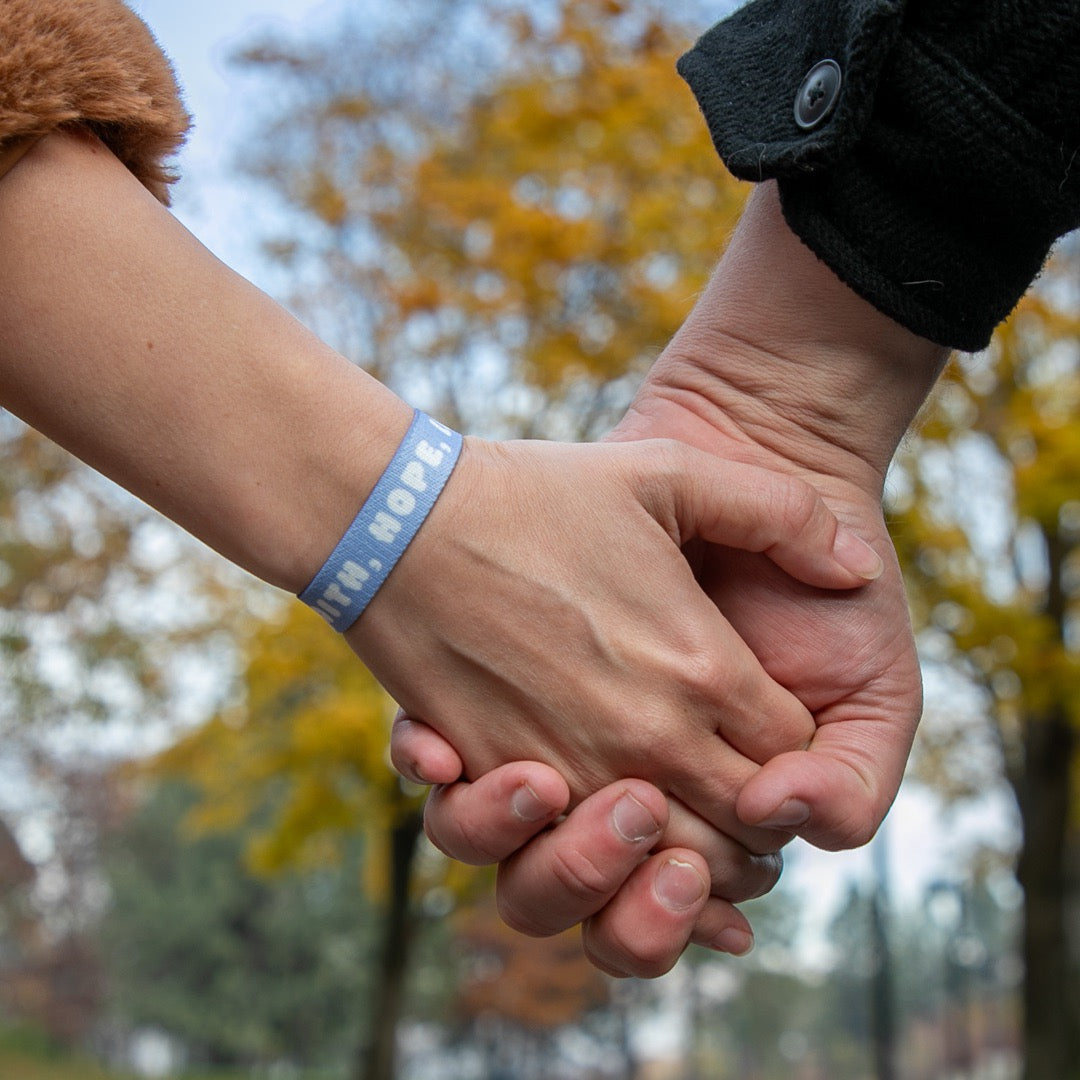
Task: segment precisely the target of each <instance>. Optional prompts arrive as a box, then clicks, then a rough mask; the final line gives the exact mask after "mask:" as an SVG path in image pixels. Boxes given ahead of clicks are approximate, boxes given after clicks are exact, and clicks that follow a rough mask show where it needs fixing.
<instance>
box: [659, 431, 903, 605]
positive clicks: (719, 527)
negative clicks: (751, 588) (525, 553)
mask: <svg viewBox="0 0 1080 1080" xmlns="http://www.w3.org/2000/svg"><path fill="white" fill-rule="evenodd" d="M682 450H683V453H681V454H680V455H679V456H680V457H681V459H682V460H681V462H680V466H679V469H678V472H677V473H676V474H675V475H674V476H672V477H670V479H672V481H673V488H672V493H673V494H674V496H675V499H676V507H675V513H676V516H677V517H678V520H679V526H680V530H681V532H682V541H683V542H685V541H686V540H688V539H690V538H691V537H694V536H696V537H700V538H701V539H703V540H708V541H711V542H712V543H715V544H723V545H725V546H726V547H732V548H739V549H741V550H743V551H755V552H760V553H761V554H763V555H765V556H767V557H768V558H769V559H771V560H772V561H773V562H775V563H776V565H777V566H779V567H780V568H781V569H782V570H784V571H786V572H787V573H788V574H790V575H791V576H792V577H794V578H797V579H798V580H799V581H803V582H805V583H806V584H807V585H814V586H817V587H818V588H825V589H851V588H854V587H856V586H859V585H865V584H866V583H867V582H868V581H875V580H876V579H877V578H879V577H880V576H881V574H882V572H883V571H884V569H885V564H884V562H883V561H882V559H881V557H880V556H879V555H878V554H877V552H876V551H874V549H873V548H872V547H870V545H869V544H867V543H866V542H865V541H863V540H862V539H860V538H859V537H858V536H857V535H856V534H855V533H854V532H852V531H851V529H849V528H847V527H846V526H845V525H844V524H843V523H841V522H840V521H839V520H838V519H837V517H836V515H835V514H834V513H833V512H832V511H831V510H830V509H829V508H828V507H827V506H826V505H825V503H824V501H823V500H822V498H821V496H820V495H819V494H818V493H817V491H815V490H814V488H812V487H811V486H810V485H809V484H807V483H806V482H805V481H803V480H800V479H798V478H797V477H794V476H788V475H785V474H783V473H778V472H772V471H771V470H769V469H763V468H760V467H758V466H756V465H746V464H743V463H741V462H734V461H725V460H723V459H720V458H716V457H713V456H712V455H711V454H706V453H704V452H702V451H699V450H692V449H690V448H688V447H684V448H682Z"/></svg>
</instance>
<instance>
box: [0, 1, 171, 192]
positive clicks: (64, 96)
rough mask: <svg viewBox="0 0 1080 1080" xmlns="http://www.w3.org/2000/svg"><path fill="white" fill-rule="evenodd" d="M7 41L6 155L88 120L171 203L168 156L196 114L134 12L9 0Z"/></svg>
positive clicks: (5, 5)
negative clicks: (15, 147) (10, 149)
mask: <svg viewBox="0 0 1080 1080" xmlns="http://www.w3.org/2000/svg"><path fill="white" fill-rule="evenodd" d="M0 43H2V47H0V151H2V150H3V149H4V148H5V147H6V146H11V145H14V144H16V143H18V142H20V141H21V140H25V139H31V138H34V137H36V136H42V135H46V134H48V133H49V132H50V131H53V130H55V129H56V128H59V127H62V126H81V127H83V128H85V129H86V130H88V131H90V132H92V133H93V134H94V135H96V136H97V137H98V138H99V139H101V141H102V142H104V143H105V145H106V146H108V147H109V149H110V150H111V151H112V152H113V153H114V154H115V155H116V156H117V157H118V158H119V159H120V160H121V161H122V162H123V163H124V164H125V165H126V166H127V167H128V168H129V169H130V170H131V171H132V172H133V173H134V174H135V176H137V177H138V178H139V180H140V181H142V183H143V184H145V185H146V187H147V188H148V189H149V190H150V191H151V192H152V193H153V194H154V195H155V196H156V197H157V198H158V199H160V200H161V201H162V202H163V203H168V201H169V196H168V186H169V184H170V183H172V182H173V180H175V179H176V177H175V175H174V174H173V173H172V172H170V170H169V169H168V167H167V166H166V164H165V162H166V159H167V158H169V157H170V156H171V155H172V154H174V153H175V152H176V150H177V149H178V148H179V146H180V144H181V143H182V142H183V140H184V136H185V134H186V133H187V130H188V128H189V127H190V124H191V120H190V117H189V116H188V113H187V110H186V109H185V108H184V105H183V102H182V101H181V99H180V91H179V88H178V87H177V84H176V78H175V76H174V75H173V71H172V68H171V66H170V65H169V61H168V60H167V59H166V58H165V56H164V54H163V53H162V52H161V49H160V48H159V47H158V45H157V42H156V41H155V40H154V38H153V36H152V35H151V33H150V31H149V30H148V29H147V27H146V25H145V24H144V23H143V22H142V20H141V19H139V17H138V16H137V15H135V13H134V12H132V11H131V10H130V9H129V8H128V7H127V6H126V5H125V4H123V3H121V0H3V2H2V3H0Z"/></svg>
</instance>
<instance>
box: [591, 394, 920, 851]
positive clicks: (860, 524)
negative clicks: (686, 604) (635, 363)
mask: <svg viewBox="0 0 1080 1080" xmlns="http://www.w3.org/2000/svg"><path fill="white" fill-rule="evenodd" d="M707 415H708V408H707V403H705V402H702V401H700V400H699V401H696V402H695V403H694V405H693V406H690V405H688V404H687V403H685V402H680V401H677V400H674V399H672V398H670V397H666V396H665V395H664V394H663V393H654V388H653V385H647V386H646V387H645V388H644V389H643V391H642V394H641V396H640V397H639V399H638V401H637V403H636V405H635V408H634V410H633V411H632V412H631V414H630V415H629V416H628V417H627V418H626V419H624V421H623V422H622V423H621V424H620V425H619V427H618V428H617V429H616V431H615V432H614V433H613V434H612V438H616V439H622V438H637V437H642V438H645V437H650V436H656V435H659V434H660V433H661V432H663V433H664V434H665V435H666V437H675V438H679V439H681V440H683V441H685V442H686V443H688V444H690V445H694V446H697V447H699V448H702V449H708V450H709V451H710V452H712V453H714V454H716V455H717V456H721V457H727V458H732V457H734V458H736V459H739V460H748V459H752V460H755V461H757V462H759V463H762V464H764V463H765V462H766V461H768V462H769V464H770V465H771V466H772V467H774V468H786V469H789V470H791V471H793V472H797V473H798V474H799V475H800V476H802V478H803V479H805V480H807V481H808V482H810V483H811V484H813V485H814V486H816V487H817V489H818V490H819V491H820V492H821V495H822V498H823V499H824V500H825V502H826V503H827V504H828V505H829V506H830V508H831V509H832V510H833V511H834V512H835V513H836V514H837V516H838V517H839V518H840V520H842V521H844V522H845V523H846V524H847V525H848V526H849V527H851V528H853V529H857V530H858V531H859V533H860V535H861V536H862V537H863V538H864V539H865V540H867V542H869V543H871V544H872V545H873V546H874V548H875V550H877V552H878V553H879V555H881V557H882V559H883V560H884V561H885V564H886V570H885V573H884V574H883V575H882V576H881V577H880V578H879V579H878V580H877V581H874V582H872V583H870V584H868V585H866V586H865V587H864V588H862V589H859V590H855V591H848V592H835V591H834V592H824V591H821V590H817V589H814V588H811V587H807V586H805V585H803V584H801V583H799V582H797V581H795V580H794V579H792V578H791V577H790V576H788V575H786V574H783V573H777V572H775V569H774V567H772V566H771V565H769V564H768V563H767V561H766V560H763V559H761V558H760V556H756V555H754V554H751V553H747V552H741V551H732V550H731V549H729V548H725V547H721V546H718V545H713V544H709V545H705V546H704V547H703V548H702V549H701V550H700V552H699V578H700V581H701V584H702V587H703V588H704V589H705V591H706V593H707V594H708V595H709V596H710V597H711V598H712V600H713V601H714V602H715V604H716V605H717V607H718V608H719V609H720V610H722V611H723V612H724V613H725V615H726V616H727V618H728V620H729V622H730V623H731V625H732V626H733V627H734V628H735V629H736V630H738V632H739V633H740V634H741V635H742V637H743V640H744V641H745V642H746V644H747V645H749V646H750V648H751V649H752V650H753V651H754V653H755V655H756V656H757V658H758V660H759V661H760V663H761V664H762V666H763V668H764V669H765V671H767V672H768V673H769V675H771V676H772V677H773V678H774V679H775V680H776V681H777V682H778V683H780V684H781V685H782V686H784V687H786V688H787V689H788V690H790V691H791V692H792V693H793V694H794V695H795V696H796V697H797V698H798V699H799V700H800V701H801V702H802V703H803V704H804V705H805V706H806V707H807V708H808V709H809V710H810V712H811V713H812V714H813V716H814V719H815V723H816V725H817V730H816V733H815V735H814V737H813V740H812V741H811V743H810V745H809V746H808V747H807V748H806V749H805V750H803V749H800V750H796V751H789V752H786V753H781V754H779V755H777V756H776V757H774V758H772V759H771V760H769V761H768V762H766V763H765V764H764V766H763V768H762V769H760V770H759V771H757V772H756V773H754V774H752V775H750V776H749V777H748V779H747V783H746V785H745V786H744V788H743V790H742V791H741V793H740V795H739V798H738V804H737V808H738V815H739V818H740V819H741V820H742V821H743V822H744V823H746V824H751V825H765V826H767V827H771V828H778V829H789V830H794V831H796V832H797V833H798V834H799V835H801V836H802V837H803V838H805V839H807V840H809V841H810V842H812V843H814V844H817V845H818V846H820V847H824V848H847V847H855V846H858V845H860V844H863V843H865V842H866V841H868V840H869V839H870V838H871V837H872V836H873V834H874V831H875V830H876V829H877V826H878V825H879V824H880V823H881V821H882V819H883V818H884V816H885V814H886V812H887V811H888V808H889V806H890V805H891V803H892V799H893V797H894V796H895V794H896V790H897V788H898V786H899V784H900V780H901V777H902V775H903V770H904V764H905V762H906V760H907V755H908V751H909V749H910V746H911V740H912V737H913V736H914V732H915V726H916V724H917V722H918V719H919V715H920V712H921V681H920V675H919V667H918V660H917V657H916V654H915V648H914V642H913V639H912V636H911V630H910V621H909V617H908V610H907V603H906V600H905V597H904V591H903V583H902V579H901V576H900V571H899V567H898V566H897V563H896V558H895V554H894V552H893V547H892V544H891V541H890V540H889V537H888V533H887V531H886V528H885V523H884V520H883V517H882V514H881V510H880V504H879V502H878V500H877V499H875V498H874V497H873V496H872V495H871V494H870V493H869V492H867V491H866V490H864V489H863V488H861V487H859V486H858V485H857V484H855V483H851V482H847V481H844V480H841V479H840V478H838V477H835V476H830V475H823V474H818V475H814V474H812V473H810V472H809V471H807V470H806V469H804V468H799V467H797V466H795V465H794V464H792V463H791V462H786V461H783V460H782V459H780V458H779V457H778V456H777V455H775V454H772V453H771V452H769V451H767V450H765V449H763V448H760V447H753V446H752V445H750V444H749V443H746V442H741V441H737V440H733V439H732V438H730V437H729V436H728V435H727V434H726V433H725V428H726V426H727V425H726V424H725V423H724V422H722V420H721V419H720V418H719V417H716V418H715V421H714V422H710V420H708V419H706V418H705V417H706V416H707Z"/></svg>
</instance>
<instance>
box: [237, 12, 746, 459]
mask: <svg viewBox="0 0 1080 1080" xmlns="http://www.w3.org/2000/svg"><path fill="white" fill-rule="evenodd" d="M399 7H400V8H401V10H402V12H404V14H403V15H402V16H401V20H402V21H403V23H404V25H405V27H406V30H405V32H403V33H401V32H399V34H398V36H393V35H392V34H390V33H389V31H388V32H387V33H386V34H383V35H380V34H378V33H377V32H375V31H373V30H372V29H371V28H370V27H365V31H366V36H365V34H362V33H359V32H357V31H352V32H350V31H349V30H347V29H346V30H344V31H343V32H342V33H341V34H340V35H338V36H337V37H336V38H335V39H334V40H333V41H328V42H324V43H319V44H312V43H310V42H308V43H304V44H302V45H298V44H286V43H282V42H280V41H272V42H266V43H264V44H262V45H261V46H259V47H256V48H253V49H250V50H248V51H247V52H246V53H245V54H244V55H243V57H242V58H241V59H242V61H243V62H244V63H245V65H246V66H247V68H248V69H249V70H253V71H255V72H257V73H259V74H261V75H265V76H273V77H275V78H276V79H278V80H279V83H278V84H277V85H279V86H280V87H282V88H283V89H282V90H281V91H280V93H281V94H282V95H283V96H284V100H280V99H275V102H274V115H273V116H272V118H271V119H269V120H268V122H267V126H266V129H265V131H264V132H263V133H262V135H261V138H260V142H259V146H258V147H255V148H253V149H252V151H251V153H250V155H249V156H248V157H247V158H246V160H245V163H244V166H245V168H247V169H248V170H249V171H251V172H253V173H254V174H255V175H256V176H258V177H259V178H260V179H261V180H263V181H265V182H266V183H267V184H268V185H270V188H271V189H272V190H273V191H274V192H275V193H276V194H277V195H278V196H280V198H281V199H282V202H283V205H284V207H285V209H286V210H287V211H288V215H287V217H286V218H285V220H286V222H287V230H288V231H287V232H285V233H283V234H282V235H280V236H278V237H277V238H275V239H274V240H272V241H270V243H269V245H268V246H269V250H270V251H271V252H272V253H273V254H275V255H276V256H277V257H278V258H279V259H280V260H281V262H282V264H283V265H284V266H285V267H286V268H288V269H289V270H290V271H291V272H293V273H294V274H295V275H296V278H297V280H300V281H302V282H303V283H304V284H303V288H302V290H298V291H297V294H296V295H295V297H294V300H295V302H296V304H297V306H298V307H299V308H300V310H302V311H303V312H304V313H305V314H306V315H307V317H308V318H309V319H310V320H311V321H312V323H313V324H314V325H316V326H317V327H318V328H319V330H320V331H321V332H323V333H324V334H326V335H327V336H328V337H329V338H330V340H332V341H334V342H336V343H337V344H338V345H339V346H340V347H342V348H343V349H344V350H345V351H346V352H347V353H349V354H350V355H352V356H353V357H354V358H355V359H356V360H357V361H358V362H359V363H361V364H363V365H364V366H366V367H368V368H369V369H371V370H372V371H373V372H374V373H375V374H377V375H378V376H379V377H380V378H382V379H384V380H386V381H389V382H390V383H391V384H392V385H395V386H396V387H397V388H398V389H400V390H403V391H404V392H405V393H406V394H407V395H408V396H410V397H412V398H413V399H414V400H416V399H419V401H418V403H420V404H423V405H424V406H425V407H426V408H429V409H430V410H433V411H436V412H438V413H439V414H440V415H441V416H442V418H443V419H445V420H447V421H448V422H451V423H453V424H459V425H460V424H463V425H465V426H466V427H467V428H468V429H469V430H471V431H489V432H493V433H498V434H501V435H544V436H558V437H563V438H582V437H588V436H592V435H594V434H596V433H597V431H599V430H601V429H602V428H603V427H604V426H605V425H607V424H609V423H610V422H611V421H612V420H613V419H614V418H615V417H616V416H617V415H618V413H619V412H620V411H621V410H622V408H623V407H624V406H625V404H626V402H627V400H628V398H629V396H630V393H631V390H632V387H633V382H632V380H628V379H625V378H623V377H624V376H627V375H628V374H630V375H635V374H639V373H640V372H641V371H642V370H643V369H644V367H645V366H646V365H647V364H648V362H649V361H650V360H651V359H652V358H653V357H654V356H655V354H656V353H657V352H658V351H659V349H660V348H662V347H663V345H664V344H665V343H666V341H667V340H668V338H669V337H670V336H671V334H672V333H673V332H674V330H675V329H676V328H677V326H678V325H679V323H680V321H681V320H682V318H683V317H684V316H685V315H686V313H687V311H688V309H689V306H690V304H691V302H692V300H693V297H694V295H695V294H696V292H697V291H698V290H699V289H700V287H701V286H702V284H703V283H704V281H705V278H706V276H707V275H708V273H709V272H710V270H711V269H712V266H713V264H714V263H715V260H716V259H717V257H718V254H719V252H720V249H721V247H722V245H723V243H724V241H725V240H726V238H727V236H728V235H729V233H730V231H731V229H732V228H733V226H734V223H735V221H736V220H737V218H738V214H739V211H740V208H741V205H742V202H743V198H744V185H739V184H737V183H736V182H735V181H733V180H732V179H730V178H729V177H728V176H727V175H726V174H725V173H724V172H723V170H722V169H720V168H719V167H718V166H717V163H716V157H715V153H714V151H713V150H712V147H711V145H710V143H709V139H708V134H707V132H706V130H705V126H704V125H703V124H702V123H701V122H700V120H699V118H698V116H697V110H696V106H695V105H694V103H693V99H692V98H691V96H690V94H689V91H688V90H687V89H686V88H685V86H684V85H683V84H682V82H681V80H680V79H679V78H678V76H677V75H676V73H675V70H674V61H675V58H676V56H677V55H678V53H679V51H680V49H681V47H682V45H683V44H684V43H685V40H686V36H685V35H686V31H685V30H682V29H680V28H679V27H678V26H677V25H676V24H675V23H674V17H673V16H672V15H671V13H670V10H665V9H664V7H663V6H661V5H657V4H652V3H648V2H645V0H638V2H636V3H617V2H614V0H584V2H582V0H577V2H573V3H571V2H569V0H561V2H554V3H550V4H543V5H531V6H530V5H515V4H505V3H499V2H495V0H472V2H471V3H468V4H465V3H458V4H454V5H443V4H436V3H433V2H432V0H411V2H406V3H403V4H402V5H399ZM683 14H684V16H685V17H689V15H690V12H689V11H687V12H684V13H683ZM392 25H393V26H394V27H398V26H399V23H398V22H394V23H393V24H392ZM699 25H700V24H699ZM424 27H427V28H428V29H427V31H425V30H424V29H423V28H424ZM477 27H482V28H483V30H482V33H481V37H480V39H479V40H476V39H474V38H472V37H470V34H471V33H475V32H476V28H477ZM432 28H435V30H436V31H437V36H438V40H437V41H433V40H432V39H431V36H430V35H431V33H432Z"/></svg>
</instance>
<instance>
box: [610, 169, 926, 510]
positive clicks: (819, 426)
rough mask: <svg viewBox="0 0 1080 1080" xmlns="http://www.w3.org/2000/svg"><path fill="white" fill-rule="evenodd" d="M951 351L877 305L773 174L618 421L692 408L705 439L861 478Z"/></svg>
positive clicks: (641, 420)
mask: <svg viewBox="0 0 1080 1080" xmlns="http://www.w3.org/2000/svg"><path fill="white" fill-rule="evenodd" d="M947 355H948V354H947V351H946V350H944V349H942V348H941V347H939V346H937V345H934V344H933V343H931V342H929V341H926V340H925V339H922V338H919V337H918V336H916V335H915V334H913V333H911V332H910V331H908V330H907V329H905V328H904V327H902V326H900V325H899V324H898V323H895V322H894V321H893V320H891V319H889V318H888V317H887V316H885V315H882V314H881V313H880V312H878V311H877V310H876V309H875V308H874V307H872V306H871V305H870V304H869V303H867V302H866V301H864V300H863V299H862V298H861V297H859V296H858V295H857V294H855V293H854V292H852V290H850V289H849V288H847V286H845V285H844V284H843V283H842V282H841V281H840V280H839V279H838V278H837V277H836V276H835V275H834V274H833V273H832V271H830V270H829V269H828V267H827V266H825V264H824V263H822V262H820V261H819V260H818V259H817V258H816V257H815V256H814V255H813V254H812V253H811V252H810V251H809V250H808V249H807V248H806V247H804V246H803V244H802V243H801V242H800V241H799V239H798V237H796V236H795V235H794V233H792V232H791V230H790V229H789V228H788V226H787V224H786V223H785V222H784V220H783V216H782V214H781V211H780V207H779V202H778V200H777V197H776V191H775V185H773V184H763V185H760V186H759V188H758V189H757V190H756V191H755V192H754V194H753V196H752V198H751V199H750V202H749V204H748V206H747V210H746V212H745V214H744V216H743V219H742V221H741V222H740V225H739V228H738V230H737V231H736V234H735V236H734V238H733V239H732V242H731V244H730V245H729V247H728V249H727V251H726V253H725V255H724V258H723V260H722V261H721V264H720V267H719V269H718V271H717V273H716V274H715V275H714V276H713V279H712V280H711V281H710V283H709V285H708V286H707V288H706V290H705V292H704V294H703V295H702V297H701V299H700V300H699V302H698V304H697V305H696V307H695V309H694V311H693V312H692V313H691V315H690V317H689V318H688V319H687V321H686V322H685V323H684V325H683V326H682V328H681V329H680V330H679V332H678V333H677V334H676V336H675V338H674V339H673V341H672V342H671V344H670V345H669V346H668V348H667V349H666V350H665V351H664V354H663V355H662V356H661V358H660V359H659V360H658V361H657V363H656V365H655V366H654V368H653V370H652V371H651V372H650V374H649V377H648V379H647V380H646V383H645V385H644V386H643V388H642V390H641V392H640V393H639V394H638V395H637V398H636V399H635V401H634V403H633V405H632V406H631V410H630V413H629V414H628V416H627V418H626V419H625V420H624V421H623V423H621V424H620V425H619V431H618V435H620V436H622V437H632V436H633V435H634V434H635V433H636V432H638V431H645V430H648V429H650V428H652V427H653V421H654V420H655V419H656V416H657V414H658V413H661V414H665V415H666V416H670V415H671V413H672V411H673V410H676V411H678V412H680V413H681V414H682V416H683V424H682V426H684V427H685V429H686V433H687V435H688V436H689V437H690V438H692V439H694V440H695V442H696V443H697V444H698V445H699V446H700V444H701V440H702V439H704V440H706V441H708V442H710V443H711V444H712V445H711V446H710V447H704V446H702V447H701V448H702V449H712V450H713V451H714V452H715V451H716V450H717V449H718V443H722V444H723V450H724V452H725V453H726V454H728V455H729V456H734V457H738V458H742V459H745V460H749V461H752V462H753V463H755V464H765V465H769V466H771V467H781V468H785V469H790V470H792V471H797V472H802V473H810V474H813V475H817V476H826V477H829V476H831V477H836V478H839V479H842V480H844V481H848V482H853V483H855V484H856V485H857V486H858V487H860V488H861V489H862V490H864V491H866V492H870V493H874V494H875V497H877V496H880V492H881V488H882V485H883V483H884V477H885V471H886V469H887V467H888V464H889V461H890V460H891V458H892V455H893V453H894V452H895V449H896V447H897V445H898V444H899V441H900V439H901V438H902V436H903V434H904V432H905V431H906V430H907V427H908V425H909V424H910V422H911V420H912V419H913V418H914V416H915V414H916V412H917V411H918V409H919V407H920V405H921V404H922V401H923V399H924V398H925V396H926V394H927V393H928V392H929V389H930V387H931V386H932V385H933V383H934V381H935V379H936V378H937V375H938V374H939V372H940V370H941V366H942V364H943V363H944V361H945V359H946V357H947Z"/></svg>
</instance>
